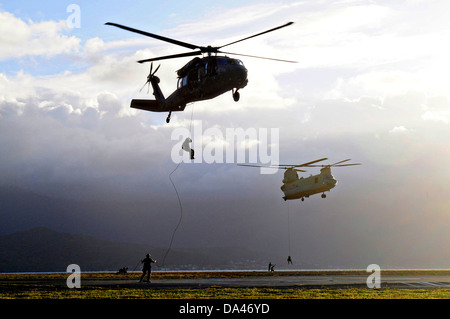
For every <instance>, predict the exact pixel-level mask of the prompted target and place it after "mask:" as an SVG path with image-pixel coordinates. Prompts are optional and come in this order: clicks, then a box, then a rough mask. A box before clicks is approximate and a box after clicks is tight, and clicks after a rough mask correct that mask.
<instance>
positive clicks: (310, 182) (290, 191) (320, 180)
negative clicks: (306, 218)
mask: <svg viewBox="0 0 450 319" xmlns="http://www.w3.org/2000/svg"><path fill="white" fill-rule="evenodd" d="M327 159H328V158H321V159H318V160H315V161H312V162H308V163H304V164H299V165H271V166H260V165H246V164H238V165H239V166H250V167H270V168H277V169H285V170H286V171H285V172H284V178H283V185H282V186H281V190H282V191H283V193H284V196H283V199H284V200H285V201H286V200H288V199H299V198H301V199H302V201H304V200H305V197H306V198H308V197H309V196H310V195H314V194H318V193H322V198H326V197H327V195H325V192H327V191H330V190H331V189H332V188H333V187H335V186H336V184H337V180H336V179H335V178H334V176H333V175H332V174H331V167H342V166H353V165H361V164H360V163H355V164H342V163H344V162H348V161H349V160H350V159H346V160H343V161H340V162H337V163H334V164H328V165H313V164H315V163H317V162H321V161H325V160H327ZM299 167H322V168H321V170H320V174H317V175H311V176H309V177H306V178H303V177H300V178H298V174H297V172H306V171H305V170H302V169H299Z"/></svg>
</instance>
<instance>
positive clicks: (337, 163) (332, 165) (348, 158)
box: [330, 158, 350, 166]
mask: <svg viewBox="0 0 450 319" xmlns="http://www.w3.org/2000/svg"><path fill="white" fill-rule="evenodd" d="M349 160H350V159H349V158H348V159H346V160H343V161H339V162H336V163H333V164H330V166H335V165H337V164H341V163H344V162H348V161H349Z"/></svg>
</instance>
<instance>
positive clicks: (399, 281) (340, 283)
mask: <svg viewBox="0 0 450 319" xmlns="http://www.w3.org/2000/svg"><path fill="white" fill-rule="evenodd" d="M369 275H370V274H369V273H368V274H367V275H340V274H333V275H306V276H301V275H299V276H297V275H295V276H271V275H267V276H248V277H245V276H244V277H240V278H193V279H153V280H152V282H151V283H146V282H142V283H139V282H138V280H115V279H102V280H83V283H82V284H83V285H84V286H115V287H123V288H125V287H127V288H202V287H213V286H215V287H250V288H253V287H268V288H342V287H348V286H351V287H359V288H367V278H368V276H369ZM380 279H381V288H388V287H389V288H404V289H408V288H409V289H433V288H448V289H450V275H433V274H430V275H423V274H419V275H412V274H406V275H383V274H381V278H380Z"/></svg>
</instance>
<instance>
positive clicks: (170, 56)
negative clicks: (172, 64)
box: [138, 51, 202, 63]
mask: <svg viewBox="0 0 450 319" xmlns="http://www.w3.org/2000/svg"><path fill="white" fill-rule="evenodd" d="M194 55H202V52H201V51H194V52H186V53H180V54H173V55H166V56H160V57H156V58H151V59H145V60H139V61H138V62H139V63H144V62H153V61H159V60H166V59H173V58H183V57H187V56H194Z"/></svg>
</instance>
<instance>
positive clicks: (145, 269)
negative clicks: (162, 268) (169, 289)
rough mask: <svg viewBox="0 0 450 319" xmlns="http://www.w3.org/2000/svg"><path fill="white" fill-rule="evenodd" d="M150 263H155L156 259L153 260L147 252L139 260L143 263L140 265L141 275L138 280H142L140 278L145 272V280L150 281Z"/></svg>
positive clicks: (142, 277)
mask: <svg viewBox="0 0 450 319" xmlns="http://www.w3.org/2000/svg"><path fill="white" fill-rule="evenodd" d="M152 263H156V260H153V259H152V258H151V256H150V254H147V255H146V256H145V258H144V259H142V260H141V264H143V267H142V276H141V279H139V282H142V279H144V277H145V275H146V274H147V280H145V281H146V282H151V281H150V277H151V275H152Z"/></svg>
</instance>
